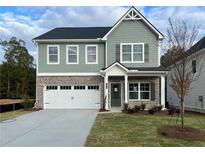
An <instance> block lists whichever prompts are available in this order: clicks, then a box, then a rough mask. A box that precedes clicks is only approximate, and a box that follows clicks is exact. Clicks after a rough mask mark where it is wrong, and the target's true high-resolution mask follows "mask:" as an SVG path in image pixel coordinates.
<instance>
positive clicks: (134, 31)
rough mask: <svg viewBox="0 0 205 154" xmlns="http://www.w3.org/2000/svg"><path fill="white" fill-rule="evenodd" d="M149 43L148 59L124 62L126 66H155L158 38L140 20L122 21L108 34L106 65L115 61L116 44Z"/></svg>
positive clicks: (156, 63)
mask: <svg viewBox="0 0 205 154" xmlns="http://www.w3.org/2000/svg"><path fill="white" fill-rule="evenodd" d="M120 43H145V44H149V57H148V58H149V61H148V62H145V63H125V64H124V65H125V66H128V67H157V66H158V38H157V36H156V34H154V33H153V32H152V31H151V30H150V28H148V27H147V26H146V25H145V24H144V23H143V22H142V21H140V20H134V21H122V22H121V23H120V24H119V25H118V26H117V27H116V28H115V29H114V30H113V31H112V32H111V33H110V35H109V36H108V40H107V49H108V56H107V57H108V66H109V65H110V64H112V63H113V62H115V61H116V52H115V51H116V49H115V48H116V44H120Z"/></svg>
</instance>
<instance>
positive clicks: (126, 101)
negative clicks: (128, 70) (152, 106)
mask: <svg viewBox="0 0 205 154" xmlns="http://www.w3.org/2000/svg"><path fill="white" fill-rule="evenodd" d="M124 77H125V103H128V98H127V92H128V91H127V78H128V76H127V75H125V76H124Z"/></svg>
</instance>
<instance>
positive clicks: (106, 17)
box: [0, 6, 205, 62]
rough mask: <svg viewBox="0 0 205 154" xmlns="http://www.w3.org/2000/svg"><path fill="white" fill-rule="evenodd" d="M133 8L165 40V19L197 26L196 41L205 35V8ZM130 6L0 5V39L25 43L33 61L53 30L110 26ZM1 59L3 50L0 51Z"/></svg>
mask: <svg viewBox="0 0 205 154" xmlns="http://www.w3.org/2000/svg"><path fill="white" fill-rule="evenodd" d="M136 8H137V9H138V10H139V11H140V12H141V13H142V14H143V15H144V16H145V17H146V18H147V19H148V20H149V21H150V22H151V23H152V24H153V25H154V26H155V27H156V28H157V29H158V30H159V31H160V32H162V33H163V34H164V35H165V37H166V29H167V21H168V18H180V19H183V20H184V21H186V22H188V23H190V24H192V23H193V24H199V26H200V29H199V35H198V37H197V40H199V39H200V38H202V37H204V36H205V7H201V6H199V7H194V6H189V7H174V6H167V7H163V6H158V7H157V6H152V7H144V6H136ZM128 9H129V7H120V6H110V7H107V6H105V7H99V6H96V7H94V6H92V7H86V6H83V7H12V6H10V7H2V6H0V39H1V40H9V39H10V38H11V37H12V36H15V37H17V38H18V39H22V40H24V41H25V42H26V47H27V49H28V51H29V53H30V54H31V55H33V56H34V58H36V46H35V45H34V43H33V42H32V39H33V38H34V37H37V36H39V35H41V34H43V33H45V32H47V31H49V30H51V29H53V28H55V27H87V26H90V27H92V26H112V25H113V24H114V23H115V22H116V21H117V20H118V19H119V18H120V17H121V16H122V15H123V14H124V13H125V12H126V11H127V10H128ZM0 53H1V55H0V60H1V62H2V60H3V54H4V52H3V50H2V49H0Z"/></svg>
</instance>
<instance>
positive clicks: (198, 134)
mask: <svg viewBox="0 0 205 154" xmlns="http://www.w3.org/2000/svg"><path fill="white" fill-rule="evenodd" d="M157 131H158V133H159V134H161V135H163V136H166V137H170V138H176V139H183V140H187V141H191V140H197V141H204V142H205V132H204V131H202V130H200V129H196V128H192V127H184V128H182V127H181V126H177V125H170V126H164V127H161V128H159V129H158V130H157Z"/></svg>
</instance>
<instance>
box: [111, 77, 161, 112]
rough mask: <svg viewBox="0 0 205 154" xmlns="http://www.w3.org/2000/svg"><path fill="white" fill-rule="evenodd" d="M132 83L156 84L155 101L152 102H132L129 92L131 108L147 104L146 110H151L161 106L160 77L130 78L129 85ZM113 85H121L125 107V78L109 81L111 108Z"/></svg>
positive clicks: (122, 101) (122, 100)
mask: <svg viewBox="0 0 205 154" xmlns="http://www.w3.org/2000/svg"><path fill="white" fill-rule="evenodd" d="M130 82H154V83H155V99H154V100H152V101H130V100H129V92H128V105H129V106H130V107H133V106H134V105H140V104H142V103H144V104H146V109H148V108H150V107H151V106H153V105H159V104H160V78H159V77H137V76H136V77H128V84H129V83H130ZM111 83H121V87H122V88H121V90H122V91H121V92H122V93H121V96H122V99H121V103H122V105H123V103H124V100H125V96H124V93H125V91H124V88H125V85H124V77H123V78H119V77H116V78H115V77H113V78H112V79H109V81H108V88H109V93H108V97H109V99H108V100H109V106H110V105H111ZM128 90H129V85H128Z"/></svg>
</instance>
